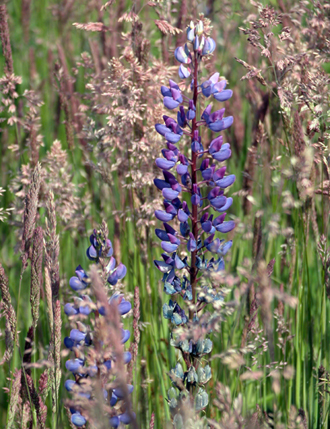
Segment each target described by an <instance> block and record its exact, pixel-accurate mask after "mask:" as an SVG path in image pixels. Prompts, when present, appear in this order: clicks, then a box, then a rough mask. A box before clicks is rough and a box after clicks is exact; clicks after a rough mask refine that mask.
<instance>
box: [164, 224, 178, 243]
mask: <svg viewBox="0 0 330 429" xmlns="http://www.w3.org/2000/svg"><path fill="white" fill-rule="evenodd" d="M164 228H165V231H166V232H167V233H168V234H172V235H175V234H176V231H175V229H174V228H173V227H172V226H171V225H169V224H167V223H164ZM164 241H166V240H164Z"/></svg>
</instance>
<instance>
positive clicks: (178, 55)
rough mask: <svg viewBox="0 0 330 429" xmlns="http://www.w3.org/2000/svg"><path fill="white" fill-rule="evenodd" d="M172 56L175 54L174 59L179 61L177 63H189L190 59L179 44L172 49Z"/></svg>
mask: <svg viewBox="0 0 330 429" xmlns="http://www.w3.org/2000/svg"><path fill="white" fill-rule="evenodd" d="M174 56H175V59H176V60H177V61H179V63H183V64H189V63H191V59H190V58H189V56H188V55H187V54H186V52H185V50H184V48H183V47H182V46H179V47H178V48H176V50H175V51H174Z"/></svg>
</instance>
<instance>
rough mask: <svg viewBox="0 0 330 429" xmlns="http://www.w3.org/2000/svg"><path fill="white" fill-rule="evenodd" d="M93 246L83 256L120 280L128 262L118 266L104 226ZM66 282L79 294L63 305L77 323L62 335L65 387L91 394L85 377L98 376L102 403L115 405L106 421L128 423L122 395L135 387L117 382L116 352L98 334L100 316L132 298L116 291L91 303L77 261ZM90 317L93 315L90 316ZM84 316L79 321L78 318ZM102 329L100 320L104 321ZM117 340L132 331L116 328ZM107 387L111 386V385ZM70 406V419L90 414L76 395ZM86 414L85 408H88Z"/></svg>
mask: <svg viewBox="0 0 330 429" xmlns="http://www.w3.org/2000/svg"><path fill="white" fill-rule="evenodd" d="M90 242H91V245H90V247H88V249H87V252H86V253H87V256H88V258H89V259H90V260H92V261H94V262H95V263H97V264H98V265H99V266H101V267H102V271H103V274H104V278H105V283H106V282H107V283H109V284H110V285H111V286H114V285H115V284H116V283H117V282H118V280H121V279H123V278H124V276H125V275H126V267H125V265H123V264H119V265H118V266H117V267H116V260H115V258H114V257H113V256H112V253H113V248H112V244H111V241H110V240H109V239H105V238H104V231H102V228H101V230H100V231H96V230H94V232H93V234H92V235H91V236H90ZM69 284H70V287H71V288H72V289H73V290H74V291H75V292H77V293H79V296H77V297H75V298H74V302H73V303H68V304H65V306H64V312H65V314H66V315H67V316H69V317H70V320H71V321H72V322H73V323H75V325H76V328H75V329H72V330H71V331H70V335H69V336H68V337H66V338H65V339H64V345H65V347H66V348H67V349H69V350H70V351H71V352H72V354H73V355H74V357H73V358H72V359H69V360H67V361H66V364H65V366H66V368H67V369H68V370H69V371H70V372H71V373H72V374H73V376H74V380H73V379H68V380H66V382H65V388H66V390H67V391H68V392H72V393H73V394H75V395H76V397H78V399H81V398H82V400H88V401H90V400H92V399H93V387H92V384H88V382H87V383H86V381H88V380H90V379H93V378H97V379H98V382H99V383H101V386H102V392H103V397H104V401H105V404H106V403H108V404H109V405H110V406H111V407H114V408H113V412H112V413H111V414H110V417H109V423H110V426H111V427H114V428H117V427H118V426H119V425H120V423H123V424H125V425H128V424H130V423H131V420H132V417H134V416H135V415H134V413H132V412H129V411H128V410H125V406H126V401H125V403H124V401H122V400H123V399H125V398H126V397H125V395H126V394H130V393H132V391H133V386H132V385H129V384H128V385H126V386H124V388H123V386H121V385H119V384H118V383H116V379H114V376H113V372H112V370H113V369H114V367H115V366H116V353H115V352H114V349H113V347H112V346H113V345H111V344H109V341H107V335H103V334H102V329H100V327H102V320H101V319H104V318H105V317H106V314H107V313H108V314H109V313H114V312H116V311H117V312H118V313H119V315H120V316H123V315H125V314H127V313H128V312H129V311H130V310H131V303H130V302H129V301H126V300H125V299H124V297H123V295H122V294H120V293H118V292H114V293H113V294H112V296H111V297H110V299H109V300H108V302H106V303H105V304H104V303H100V302H98V301H97V302H94V301H93V300H92V299H91V297H90V295H89V294H87V293H86V294H84V291H86V290H87V291H89V290H90V289H89V287H90V286H92V288H91V292H90V294H92V292H93V285H91V280H90V279H89V277H88V276H87V274H86V272H85V271H84V270H83V268H82V267H81V266H80V265H79V266H78V267H77V269H76V276H74V277H71V279H70V282H69ZM92 315H93V316H94V319H92V318H91V316H92ZM82 320H83V322H84V323H83V322H82ZM103 329H104V325H103ZM120 332H121V339H120V340H121V344H124V343H126V341H127V340H128V339H129V338H130V331H129V330H125V329H122V328H120ZM122 359H123V363H124V364H128V363H129V362H130V361H131V359H132V356H131V353H130V352H128V351H126V352H124V353H123V356H122ZM109 386H110V388H109ZM76 403H77V404H78V406H76V405H75V404H74V405H73V406H70V411H71V422H72V423H73V424H74V425H75V426H77V427H81V426H83V425H85V423H86V421H87V419H88V415H84V412H83V409H84V407H83V406H81V405H82V404H81V403H79V400H78V401H76ZM87 414H88V413H87Z"/></svg>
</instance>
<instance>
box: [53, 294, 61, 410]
mask: <svg viewBox="0 0 330 429" xmlns="http://www.w3.org/2000/svg"><path fill="white" fill-rule="evenodd" d="M61 329H62V318H61V303H60V301H58V300H57V301H56V302H55V305H54V330H53V343H54V383H53V386H52V393H53V412H56V411H57V409H58V406H59V402H58V393H59V389H60V384H61V376H62V372H61V344H62V336H61Z"/></svg>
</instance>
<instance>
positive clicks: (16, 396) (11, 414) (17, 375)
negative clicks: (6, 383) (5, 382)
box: [7, 369, 22, 429]
mask: <svg viewBox="0 0 330 429" xmlns="http://www.w3.org/2000/svg"><path fill="white" fill-rule="evenodd" d="M21 374H22V370H17V369H16V370H15V372H14V374H13V379H14V381H13V386H12V390H11V396H10V402H9V411H8V420H7V429H11V428H12V426H13V424H14V420H15V415H16V412H17V406H18V405H19V403H20V392H21Z"/></svg>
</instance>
